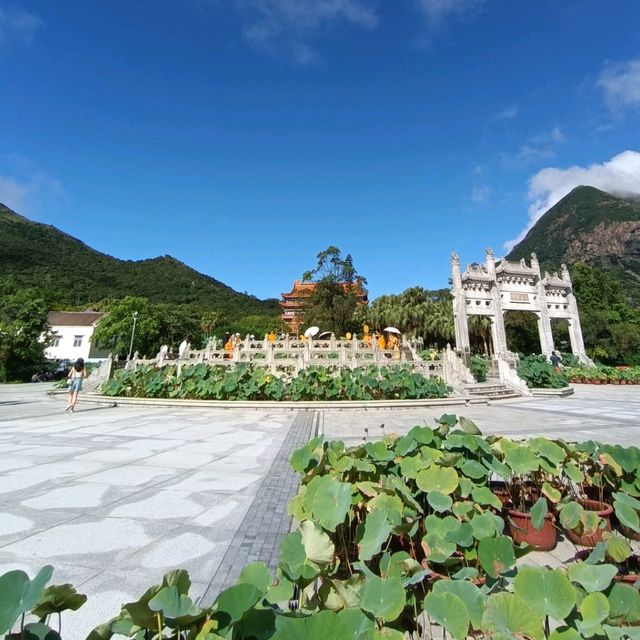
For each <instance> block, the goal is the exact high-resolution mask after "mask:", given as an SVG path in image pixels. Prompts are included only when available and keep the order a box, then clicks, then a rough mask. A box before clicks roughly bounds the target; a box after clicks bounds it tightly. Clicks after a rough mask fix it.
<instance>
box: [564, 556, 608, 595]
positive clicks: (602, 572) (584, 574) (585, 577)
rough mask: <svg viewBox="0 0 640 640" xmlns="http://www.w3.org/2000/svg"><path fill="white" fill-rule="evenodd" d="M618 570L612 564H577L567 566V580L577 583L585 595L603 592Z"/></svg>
mask: <svg viewBox="0 0 640 640" xmlns="http://www.w3.org/2000/svg"><path fill="white" fill-rule="evenodd" d="M616 573H618V568H617V567H615V566H614V565H612V564H598V565H593V564H587V563H586V562H578V563H576V564H572V565H570V566H569V579H570V580H571V582H577V583H578V584H579V585H580V586H581V587H583V588H584V590H585V591H586V592H587V593H593V592H595V591H604V590H605V589H606V588H607V587H608V586H609V585H610V584H611V580H612V579H613V576H615V575H616Z"/></svg>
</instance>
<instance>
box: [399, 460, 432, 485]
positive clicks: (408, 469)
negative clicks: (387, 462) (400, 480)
mask: <svg viewBox="0 0 640 640" xmlns="http://www.w3.org/2000/svg"><path fill="white" fill-rule="evenodd" d="M428 466H429V463H428V462H425V461H424V460H423V459H422V458H421V457H419V456H409V457H407V458H404V459H403V460H402V462H401V463H400V473H402V475H403V476H404V477H405V478H411V479H412V480H415V478H416V476H417V475H418V472H419V471H422V469H426V468H427V467H428Z"/></svg>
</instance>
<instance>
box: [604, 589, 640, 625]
mask: <svg viewBox="0 0 640 640" xmlns="http://www.w3.org/2000/svg"><path fill="white" fill-rule="evenodd" d="M607 598H608V600H609V609H610V611H609V620H610V621H611V622H612V623H615V624H622V623H624V622H627V623H634V622H638V621H640V593H638V590H637V589H635V588H634V587H632V586H630V585H628V584H622V583H620V582H616V583H614V585H613V586H612V587H611V591H610V592H609V595H608V596H607Z"/></svg>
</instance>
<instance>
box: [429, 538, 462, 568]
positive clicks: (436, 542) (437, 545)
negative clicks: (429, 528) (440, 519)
mask: <svg viewBox="0 0 640 640" xmlns="http://www.w3.org/2000/svg"><path fill="white" fill-rule="evenodd" d="M422 548H423V550H424V553H425V556H426V558H427V560H429V562H436V563H438V564H441V563H443V562H445V561H446V560H447V559H448V558H450V557H451V556H452V555H453V554H454V553H455V551H456V544H455V542H450V541H449V540H447V539H446V538H444V537H443V536H440V535H438V534H436V533H427V534H426V535H425V536H424V537H423V538H422Z"/></svg>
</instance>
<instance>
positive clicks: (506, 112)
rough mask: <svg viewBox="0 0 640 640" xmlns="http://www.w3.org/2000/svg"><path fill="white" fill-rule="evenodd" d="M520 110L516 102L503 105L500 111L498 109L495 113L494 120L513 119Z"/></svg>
mask: <svg viewBox="0 0 640 640" xmlns="http://www.w3.org/2000/svg"><path fill="white" fill-rule="evenodd" d="M519 112H520V107H519V106H518V105H517V104H512V105H510V106H508V107H505V108H504V109H503V110H502V111H500V112H499V113H498V114H497V115H496V120H513V119H514V118H516V117H517V116H518V113H519Z"/></svg>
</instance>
